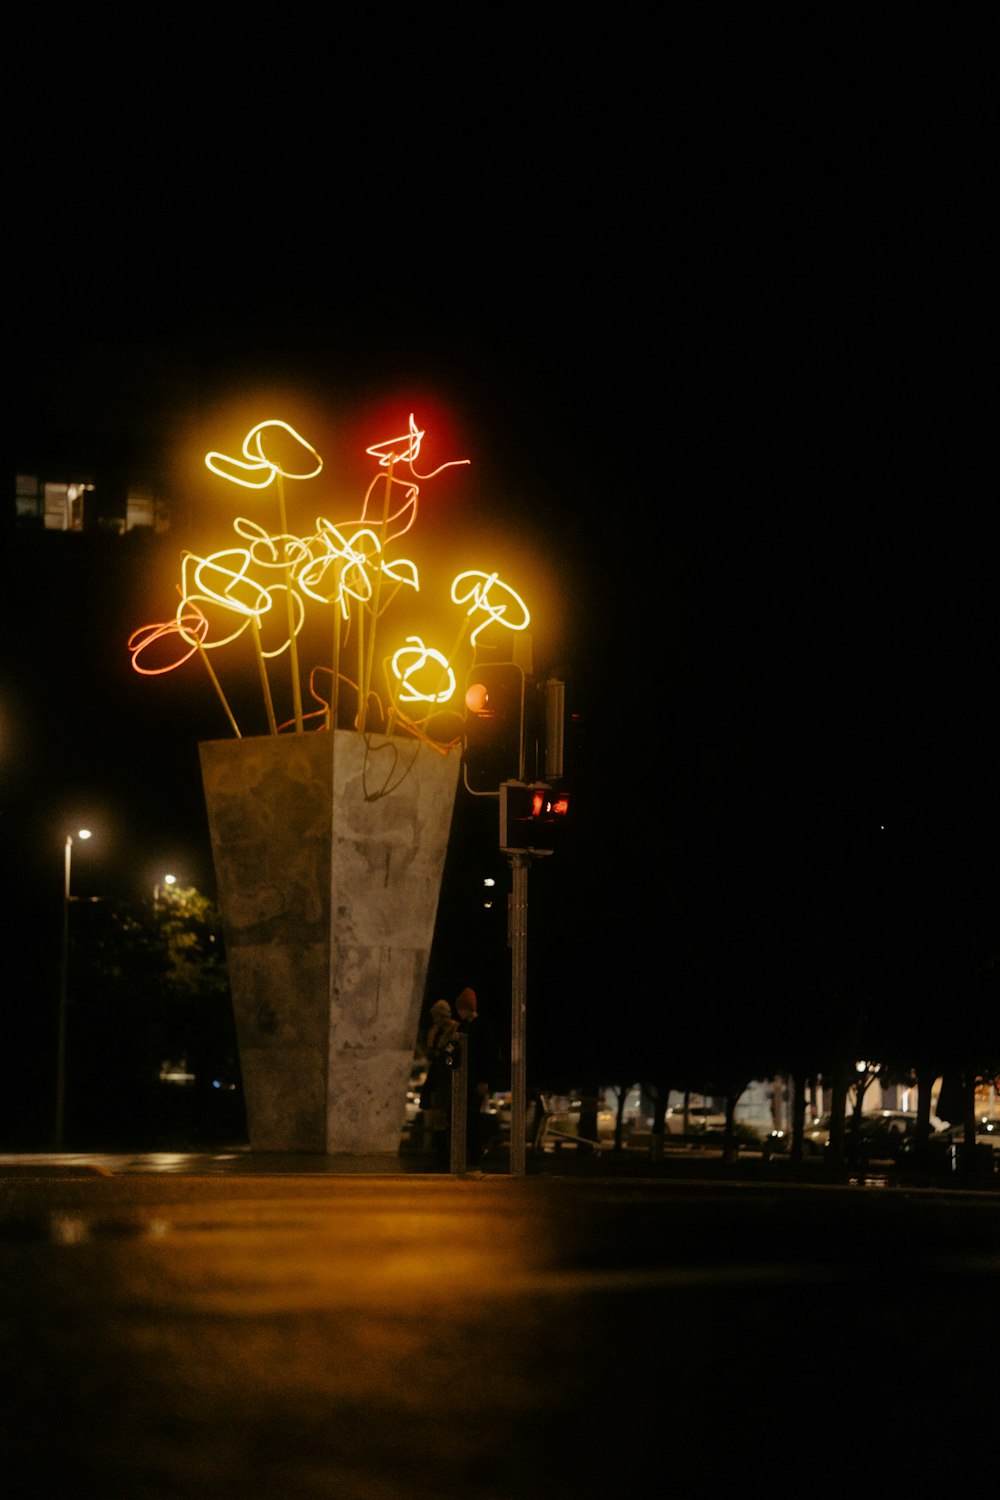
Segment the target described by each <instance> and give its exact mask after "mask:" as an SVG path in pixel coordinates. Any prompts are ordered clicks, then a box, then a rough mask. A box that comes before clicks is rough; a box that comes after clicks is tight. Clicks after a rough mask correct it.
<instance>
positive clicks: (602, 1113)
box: [537, 1099, 615, 1151]
mask: <svg viewBox="0 0 1000 1500" xmlns="http://www.w3.org/2000/svg"><path fill="white" fill-rule="evenodd" d="M579 1135H580V1100H579V1099H570V1100H569V1103H568V1107H567V1108H564V1109H555V1110H552V1111H549V1112H547V1113H546V1114H545V1115H544V1116H543V1117H542V1120H541V1123H540V1125H539V1129H538V1140H537V1144H538V1148H539V1150H541V1151H558V1150H561V1149H562V1147H563V1146H575V1145H576V1144H578V1141H579ZM614 1138H615V1116H614V1113H613V1111H612V1110H610V1109H605V1108H603V1107H602V1108H599V1109H598V1111H597V1140H596V1142H594V1143H593V1144H595V1145H596V1146H597V1148H598V1150H603V1149H606V1148H607V1147H608V1146H610V1145H612V1144H613V1142H614Z"/></svg>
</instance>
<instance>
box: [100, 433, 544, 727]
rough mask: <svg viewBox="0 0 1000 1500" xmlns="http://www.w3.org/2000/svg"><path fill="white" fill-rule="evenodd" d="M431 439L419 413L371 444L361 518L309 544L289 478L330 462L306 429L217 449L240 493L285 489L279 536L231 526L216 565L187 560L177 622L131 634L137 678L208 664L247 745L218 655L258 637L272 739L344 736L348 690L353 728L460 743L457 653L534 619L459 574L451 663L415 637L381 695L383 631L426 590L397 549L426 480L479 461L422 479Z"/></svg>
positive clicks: (217, 470)
mask: <svg viewBox="0 0 1000 1500" xmlns="http://www.w3.org/2000/svg"><path fill="white" fill-rule="evenodd" d="M424 437H425V433H424V431H423V430H422V429H421V428H418V426H417V424H416V422H415V420H414V418H413V415H412V413H411V415H410V420H409V426H408V430H407V431H406V432H405V433H403V434H402V435H401V436H399V437H395V438H388V439H386V441H385V442H381V443H375V444H373V445H372V446H371V447H370V448H367V449H366V450H365V451H366V452H367V453H368V454H369V455H370V456H371V457H372V458H374V459H375V461H376V465H377V472H376V474H375V476H374V478H373V479H372V481H371V483H370V484H369V486H368V489H367V490H366V492H365V496H364V499H363V501H362V504H361V512H360V515H358V516H356V517H354V518H352V519H349V520H343V521H337V522H333V521H329V520H326V519H325V518H323V517H322V516H321V517H317V519H316V522H315V526H314V529H313V530H312V531H311V532H308V533H306V534H304V535H298V534H296V533H294V532H292V531H290V529H289V524H288V517H287V512H286V505H285V492H284V481H285V480H286V479H289V480H308V479H315V478H316V477H317V476H318V475H319V474H320V473H322V471H323V461H322V459H321V458H320V456H319V454H318V453H317V452H316V450H315V448H313V447H312V445H311V444H310V443H309V442H307V441H306V439H305V438H303V437H302V436H301V435H300V434H299V433H298V432H296V431H295V429H294V427H291V426H290V425H289V424H288V423H287V422H283V421H280V420H277V419H269V420H268V421H265V422H258V423H257V425H256V426H255V427H252V428H251V429H250V431H249V432H248V433H247V435H246V437H245V438H244V440H243V444H242V448H241V455H242V456H241V457H239V458H234V457H232V456H231V455H227V454H224V453H219V452H214V451H213V452H211V453H208V454H207V455H206V457H205V464H206V466H207V467H208V468H209V469H210V470H211V472H212V473H213V474H216V475H217V476H219V477H220V478H222V479H225V480H228V481H229V482H230V483H232V484H236V485H239V486H240V487H241V488H244V489H250V490H266V489H268V488H269V487H270V486H271V485H272V484H274V485H275V488H276V490H277V495H278V504H279V518H278V519H279V530H278V531H277V532H274V533H272V532H269V531H268V530H267V528H266V527H265V526H264V525H262V524H261V523H260V521H258V520H250V519H248V518H247V517H245V516H237V517H236V519H235V520H234V522H233V530H234V532H235V533H236V537H237V539H238V545H236V546H231V547H228V548H223V549H221V550H220V551H218V552H215V553H212V554H211V555H209V556H206V557H201V556H198V555H197V554H195V553H193V552H188V553H185V554H184V555H183V557H182V560H181V580H180V585H179V588H178V593H179V595H180V603H179V604H178V606H177V611H176V613H175V615H174V617H173V619H171V620H166V621H163V622H160V623H157V624H152V625H143V626H141V627H140V628H139V629H138V630H135V631H133V632H132V634H131V636H130V637H129V641H128V649H129V652H130V653H131V656H132V665H133V667H134V668H135V670H136V671H137V672H139V673H140V674H141V675H143V676H145V677H156V676H161V675H163V674H164V673H166V672H171V671H174V670H175V669H176V668H178V667H180V666H183V665H184V663H185V662H186V661H189V660H190V659H191V658H192V657H194V656H197V657H198V658H199V660H200V661H201V663H202V665H203V666H204V667H205V669H206V671H207V673H208V676H209V678H210V680H211V682H212V685H213V687H214V689H215V692H216V694H217V696H218V698H219V700H220V702H221V704H222V707H223V709H224V711H225V713H226V716H227V718H228V720H229V722H230V724H231V725H232V728H233V731H234V733H235V734H236V735H237V736H240V734H241V730H240V728H239V725H238V724H237V721H236V718H235V716H234V714H233V712H232V709H231V707H230V705H229V702H228V701H227V699H226V696H225V693H224V691H223V688H222V685H221V683H220V681H219V677H218V674H217V673H216V671H215V670H214V668H213V666H212V664H211V661H210V659H209V654H210V653H212V652H215V651H218V650H220V649H221V648H222V647H228V646H232V645H234V644H235V643H236V642H237V641H238V640H239V639H240V638H242V637H244V636H247V635H249V637H250V639H251V640H252V642H253V650H254V655H255V659H256V662H257V668H258V672H259V675H260V683H261V690H262V693H263V697H264V706H265V710H266V713H267V721H268V728H269V730H270V732H271V733H272V734H277V733H279V732H281V731H284V730H289V729H291V730H294V731H295V732H296V733H302V732H303V731H304V729H305V727H306V725H305V721H306V719H308V720H310V728H318V729H334V728H337V727H338V726H339V724H340V721H341V717H342V702H341V688H342V687H345V688H347V689H348V690H349V693H348V699H349V698H350V697H353V698H354V699H355V703H356V707H355V709H354V712H353V713H352V712H351V707H350V702H349V701H348V705H347V717H348V720H349V722H350V723H352V724H353V726H354V727H355V728H356V729H357V730H358V731H360V732H361V733H362V734H364V733H366V732H367V731H368V729H369V726H370V725H372V726H374V725H376V724H377V725H379V726H380V727H381V730H382V732H384V733H385V734H390V733H393V732H394V731H401V732H404V733H407V734H410V735H413V736H415V737H416V738H417V739H418V740H419V741H422V742H423V743H426V744H430V745H433V746H434V748H436V749H439V750H440V749H442V745H444V747H445V748H446V747H447V745H448V744H451V743H454V742H455V741H456V740H457V738H458V737H459V734H460V727H459V723H458V710H456V709H452V710H450V711H449V710H448V709H447V707H446V705H448V704H449V703H452V702H453V700H454V698H455V688H456V673H455V664H456V661H457V660H458V658H459V656H460V655H461V654H462V653H463V652H468V651H469V650H470V648H471V650H472V652H473V654H474V652H475V649H476V642H477V641H478V639H479V637H480V636H481V635H482V634H483V632H484V631H485V630H487V629H489V628H490V627H493V626H496V627H499V628H501V629H505V630H513V631H520V630H525V629H527V626H528V624H529V619H530V617H529V614H528V610H527V607H526V605H525V603H524V601H523V600H522V598H521V597H520V595H519V594H517V593H516V592H515V590H514V589H513V588H511V586H510V585H509V584H507V583H504V582H503V581H502V580H501V579H500V578H499V577H498V575H497V574H496V573H484V572H465V573H460V574H459V575H458V577H457V578H455V580H454V582H453V583H452V585H451V601H452V603H454V604H457V605H459V606H463V618H462V622H461V625H460V628H459V630H458V634H457V637H456V639H455V643H454V645H453V646H452V649H451V651H450V652H449V653H447V654H445V653H444V652H442V651H440V650H439V649H438V648H437V647H436V646H433V645H427V644H425V642H424V640H423V638H422V637H421V636H419V635H412V634H411V635H407V636H405V637H404V639H403V641H402V644H399V645H397V646H396V647H395V649H394V650H392V651H391V652H390V654H389V655H388V656H386V657H385V658H384V659H382V660H381V669H382V677H383V679H384V682H383V683H382V685H381V686H382V690H383V691H384V694H385V701H383V698H382V695H381V693H380V692H379V691H377V690H376V687H375V686H374V668H375V663H376V661H377V660H379V658H378V657H377V656H376V636H377V632H378V627H379V623H380V621H381V620H382V618H383V617H384V615H385V613H386V611H387V610H388V608H389V606H390V604H391V603H392V601H393V600H394V599H395V598H396V596H397V595H398V593H399V591H400V590H401V589H412V590H413V591H414V592H415V593H419V590H420V575H419V571H418V569H417V565H416V563H415V562H414V561H412V559H410V558H406V557H396V556H390V555H389V549H390V547H391V545H392V544H393V543H394V542H396V541H397V540H398V539H399V538H400V537H402V536H404V535H405V534H406V533H407V532H409V531H410V530H411V529H412V527H413V525H414V522H415V521H416V518H417V505H418V498H419V494H420V486H421V484H424V483H426V482H427V480H429V479H432V478H433V477H434V476H435V475H436V474H440V473H441V472H442V470H444V469H448V468H453V467H457V466H459V465H462V464H466V463H468V459H457V460H453V461H451V462H449V463H444V464H439V465H438V466H437V467H436V468H434V469H431V470H430V472H429V473H427V474H421V473H418V472H417V470H416V469H415V468H414V461H415V460H416V459H417V457H418V455H419V453H420V447H421V444H422V442H423V439H424ZM279 455H280V457H279ZM397 469H398V470H401V471H403V472H402V474H398V473H397V472H396V470H397ZM315 608H318V609H319V610H330V611H331V614H332V619H331V628H330V636H329V640H330V656H329V660H328V661H326V662H319V663H317V664H316V665H315V666H314V667H313V668H312V670H311V671H310V674H309V691H310V694H311V696H312V698H313V700H314V701H315V702H316V703H317V704H318V705H319V707H318V709H316V710H314V711H312V712H310V713H308V714H307V713H304V711H303V707H302V692H301V681H300V673H299V662H298V650H297V641H298V638H299V636H300V634H301V632H302V630H303V626H304V625H305V623H306V619H307V614H308V612H309V610H310V609H315ZM480 616H482V618H481V619H480V618H479V617H480ZM265 635H266V637H267V644H266V645H265ZM348 645H350V646H351V654H352V659H353V660H354V662H356V673H355V674H354V675H353V676H352V675H349V674H348V673H347V672H345V671H342V669H341V657H342V654H343V652H344V649H345V648H346V647H347V646H348ZM286 653H287V655H288V658H289V667H290V671H291V687H292V703H293V714H292V717H291V718H290V719H288V720H286V721H285V722H282V723H279V722H278V719H277V715H276V713H275V710H274V697H273V694H272V690H271V681H270V676H269V671H268V663H269V662H273V661H275V660H276V659H277V658H279V657H282V656H284V655H285V654H286ZM469 664H470V665H471V662H470V663H469ZM326 677H328V678H329V682H330V687H329V690H328V692H321V691H320V681H321V680H322V679H324V678H326ZM442 715H443V717H441V716H442ZM433 716H438V720H437V723H436V728H435V732H434V734H433V736H432V735H431V734H429V733H427V732H426V730H427V728H428V727H429V726H428V721H429V720H430V719H431V718H432V717H433Z"/></svg>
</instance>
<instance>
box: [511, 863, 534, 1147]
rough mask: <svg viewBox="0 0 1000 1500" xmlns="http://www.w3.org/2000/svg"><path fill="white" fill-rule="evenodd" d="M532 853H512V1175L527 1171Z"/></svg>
mask: <svg viewBox="0 0 1000 1500" xmlns="http://www.w3.org/2000/svg"><path fill="white" fill-rule="evenodd" d="M530 862H531V856H530V855H529V854H512V855H511V856H510V864H511V869H512V870H513V872H514V880H513V893H512V897H511V907H510V949H511V968H510V1175H511V1176H512V1177H523V1176H524V1173H525V1127H526V1123H527V1113H528V1097H527V1081H526V1080H527V1074H526V1070H525V1052H524V1044H525V1011H526V1005H525V1002H526V997H527V988H528V867H529V864H530Z"/></svg>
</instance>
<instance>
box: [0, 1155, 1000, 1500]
mask: <svg viewBox="0 0 1000 1500" xmlns="http://www.w3.org/2000/svg"><path fill="white" fill-rule="evenodd" d="M998 1229H1000V1200H998V1197H997V1195H996V1193H982V1194H979V1193H931V1192H920V1191H913V1192H906V1191H901V1190H893V1189H886V1190H878V1189H870V1188H869V1189H865V1188H857V1187H837V1188H832V1187H827V1188H822V1187H801V1186H788V1187H776V1186H772V1187H767V1186H760V1185H756V1186H754V1185H745V1186H744V1185H741V1184H739V1183H735V1182H734V1183H729V1184H725V1185H721V1184H707V1183H699V1182H690V1183H676V1182H665V1181H652V1180H644V1179H638V1178H637V1179H632V1180H628V1181H613V1180H610V1179H599V1178H594V1179H588V1180H583V1179H574V1178H557V1177H537V1178H527V1179H521V1180H511V1179H510V1178H505V1177H500V1176H494V1177H486V1178H482V1179H455V1178H450V1177H440V1176H439V1177H433V1176H421V1175H411V1176H400V1175H396V1176H370V1177H365V1176H354V1177H347V1176H336V1175H328V1176H299V1175H283V1176H278V1175H230V1176H212V1175H190V1174H180V1175H173V1176H169V1175H168V1176H164V1175H154V1174H152V1173H149V1174H144V1173H135V1172H133V1173H130V1174H127V1175H114V1176H96V1175H86V1174H85V1170H84V1169H83V1168H81V1169H80V1172H79V1174H74V1172H73V1171H71V1170H63V1171H61V1172H60V1171H54V1170H53V1171H51V1172H49V1173H48V1175H46V1173H45V1171H44V1168H42V1167H38V1168H37V1169H36V1170H33V1169H32V1168H31V1166H30V1165H29V1166H25V1167H23V1168H21V1169H19V1170H16V1171H15V1170H13V1169H11V1168H4V1167H3V1166H2V1165H0V1267H2V1279H0V1284H2V1287H3V1298H2V1305H3V1317H2V1324H3V1328H2V1332H3V1338H2V1347H3V1349H4V1351H5V1352H4V1369H3V1377H4V1381H3V1392H4V1396H3V1403H2V1407H3V1418H4V1421H3V1425H4V1429H5V1430H4V1433H3V1441H4V1450H3V1451H4V1454H5V1469H6V1473H7V1476H8V1481H7V1483H6V1484H5V1490H6V1493H7V1494H8V1495H10V1496H11V1500H15V1497H16V1500H21V1497H28V1496H34V1495H36V1494H37V1495H46V1496H50V1495H53V1494H57V1493H60V1492H65V1490H66V1489H67V1488H69V1489H70V1490H71V1491H72V1492H79V1493H88V1492H90V1491H94V1492H96V1493H100V1494H101V1495H104V1496H108V1497H111V1500H119V1497H127V1500H132V1497H140V1500H146V1497H156V1500H161V1497H171V1500H172V1497H187V1496H195V1495H197V1496H199V1497H206V1496H212V1497H230V1496H232V1497H236V1496H240V1497H245V1500H255V1497H260V1496H267V1497H271V1496H274V1497H281V1500H285V1497H306V1500H312V1497H319V1496H323V1497H325V1500H339V1497H352V1500H403V1497H406V1500H424V1497H427V1500H431V1497H434V1500H451V1497H463V1500H564V1497H566V1500H569V1497H574V1500H591V1497H604V1496H608V1497H609V1500H610V1497H612V1496H615V1497H617V1496H629V1497H631V1496H642V1497H646V1496H654V1495H655V1496H659V1495H664V1496H666V1495H679V1494H683V1495H684V1496H685V1497H686V1496H687V1495H689V1494H690V1493H691V1491H692V1488H695V1489H696V1490H697V1493H698V1494H702V1493H704V1494H712V1493H714V1492H715V1491H716V1490H717V1488H718V1487H719V1486H720V1485H721V1484H723V1483H725V1484H726V1485H727V1486H728V1485H730V1484H732V1483H739V1484H740V1486H741V1488H752V1489H756V1488H758V1487H759V1486H760V1484H762V1483H763V1484H764V1485H765V1487H767V1488H770V1487H771V1485H772V1484H774V1483H778V1484H780V1487H781V1489H782V1490H784V1489H786V1488H787V1487H791V1488H792V1489H793V1490H794V1489H799V1488H803V1489H804V1490H805V1492H806V1493H807V1494H809V1495H810V1496H811V1497H814V1496H816V1495H823V1494H826V1493H834V1492H836V1493H837V1494H842V1493H843V1491H844V1489H845V1487H846V1488H850V1487H852V1486H853V1485H855V1484H857V1483H862V1485H863V1488H864V1489H865V1490H867V1489H869V1487H870V1485H871V1483H873V1482H879V1483H881V1482H885V1483H889V1484H892V1485H895V1484H896V1483H897V1482H898V1483H908V1482H909V1481H908V1479H907V1476H911V1477H912V1476H913V1475H914V1474H915V1473H919V1474H920V1475H921V1477H922V1479H923V1480H925V1481H927V1480H929V1479H930V1478H931V1477H932V1476H933V1477H935V1478H936V1479H938V1480H939V1481H941V1482H947V1481H948V1480H949V1479H954V1480H955V1481H956V1482H958V1481H959V1480H960V1478H961V1476H962V1475H967V1476H968V1475H972V1474H974V1473H975V1474H978V1475H979V1476H980V1480H981V1479H982V1478H983V1477H985V1475H986V1473H988V1472H990V1471H991V1466H992V1467H995V1447H994V1440H995V1429H996V1399H995V1374H994V1371H995V1364H996V1327H997V1313H998V1311H1000V1297H998V1290H1000V1250H998V1245H1000V1241H998ZM873 1466H875V1467H874V1468H873ZM11 1476H16V1478H15V1479H14V1482H13V1484H11V1483H10V1480H11ZM679 1487H680V1488H679Z"/></svg>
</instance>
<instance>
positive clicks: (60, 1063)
mask: <svg viewBox="0 0 1000 1500" xmlns="http://www.w3.org/2000/svg"><path fill="white" fill-rule="evenodd" d="M76 836H77V838H79V839H83V840H84V841H85V842H86V840H87V839H89V838H90V836H91V835H90V829H89V828H80V829H78V830H77V835H76ZM72 869H73V835H72V834H71V833H68V834H67V835H66V853H65V862H64V876H63V920H62V964H61V967H60V974H59V1040H58V1044H57V1049H56V1119H55V1131H54V1146H55V1149H56V1150H57V1151H61V1150H62V1148H63V1129H64V1125H65V1120H66V996H67V988H68V980H69V903H70V878H71V874H72Z"/></svg>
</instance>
